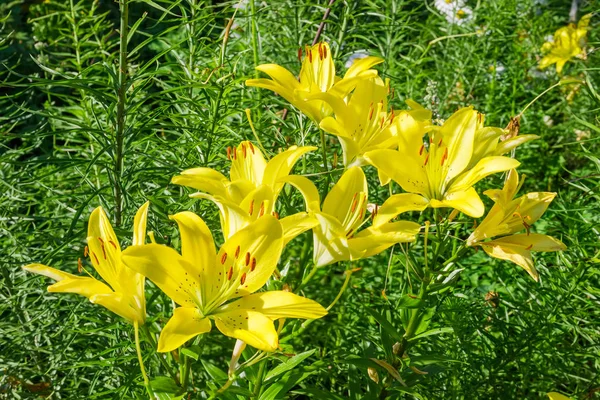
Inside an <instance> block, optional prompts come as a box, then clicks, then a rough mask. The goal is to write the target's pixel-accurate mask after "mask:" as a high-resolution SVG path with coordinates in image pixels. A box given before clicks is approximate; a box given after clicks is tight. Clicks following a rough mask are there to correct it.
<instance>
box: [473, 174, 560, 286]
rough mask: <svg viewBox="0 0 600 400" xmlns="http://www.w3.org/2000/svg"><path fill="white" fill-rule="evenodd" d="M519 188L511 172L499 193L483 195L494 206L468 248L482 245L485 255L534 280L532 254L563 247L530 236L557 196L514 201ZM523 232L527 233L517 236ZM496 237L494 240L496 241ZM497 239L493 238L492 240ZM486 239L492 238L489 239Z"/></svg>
mask: <svg viewBox="0 0 600 400" xmlns="http://www.w3.org/2000/svg"><path fill="white" fill-rule="evenodd" d="M518 188H519V177H518V175H517V172H516V171H515V170H512V171H510V173H509V175H508V178H507V180H506V183H505V184H504V187H503V188H502V190H498V189H494V190H487V191H486V192H484V194H485V195H486V196H488V197H489V198H491V199H492V200H493V201H494V202H495V204H494V206H493V207H492V208H491V210H490V211H489V212H488V215H487V216H486V217H485V218H484V220H483V221H482V222H481V224H480V225H479V226H478V227H477V229H475V231H473V233H471V236H469V239H468V240H467V245H469V246H481V247H482V248H483V250H485V252H486V253H487V254H489V255H490V256H492V257H496V258H500V259H502V260H508V261H512V262H514V263H515V264H517V265H519V266H521V267H522V268H523V269H525V271H527V272H528V273H529V275H531V277H532V278H533V279H535V280H536V281H537V280H538V278H539V274H538V272H537V271H536V269H535V267H534V265H533V260H532V258H531V252H532V251H560V250H565V249H566V246H565V245H564V244H563V243H562V242H561V241H560V240H558V239H555V238H553V237H551V236H547V235H542V234H539V233H531V232H530V230H529V229H530V227H531V225H532V224H533V223H535V222H536V221H537V220H538V219H540V217H541V216H542V215H543V214H544V212H545V211H546V209H547V208H548V206H549V205H550V203H551V202H552V200H553V199H554V197H556V193H550V192H536V193H527V194H526V195H523V196H521V197H519V198H517V199H513V198H514V196H515V193H516V192H517V191H518ZM524 229H525V230H526V233H523V234H516V233H517V232H519V231H522V230H524ZM496 237H497V238H496ZM492 238H496V239H492ZM487 239H492V240H488V241H486V240H487Z"/></svg>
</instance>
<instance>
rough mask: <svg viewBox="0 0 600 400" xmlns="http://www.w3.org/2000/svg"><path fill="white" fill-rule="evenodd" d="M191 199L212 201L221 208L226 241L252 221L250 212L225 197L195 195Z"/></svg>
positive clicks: (222, 227)
mask: <svg viewBox="0 0 600 400" xmlns="http://www.w3.org/2000/svg"><path fill="white" fill-rule="evenodd" d="M190 197H193V198H198V199H207V200H210V201H212V202H213V203H215V204H216V205H217V207H219V212H220V213H219V215H220V217H221V229H222V230H223V237H224V238H225V239H228V238H230V237H231V236H232V235H233V234H234V233H236V232H237V231H239V230H241V229H242V228H244V227H245V226H247V225H248V224H249V223H250V222H251V221H252V218H251V216H250V215H249V213H248V212H246V211H245V210H243V209H242V208H241V207H239V206H238V205H236V204H235V203H233V202H231V201H229V200H227V199H225V198H223V197H220V196H211V195H209V194H204V193H194V194H192V195H190Z"/></svg>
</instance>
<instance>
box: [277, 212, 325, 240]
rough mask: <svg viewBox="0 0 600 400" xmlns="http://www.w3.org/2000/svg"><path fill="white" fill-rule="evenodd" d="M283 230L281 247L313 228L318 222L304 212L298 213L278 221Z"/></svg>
mask: <svg viewBox="0 0 600 400" xmlns="http://www.w3.org/2000/svg"><path fill="white" fill-rule="evenodd" d="M279 222H280V223H281V227H282V228H283V245H284V246H285V245H286V244H288V243H289V242H290V240H292V239H294V238H295V237H296V236H298V235H300V234H301V233H304V232H306V231H307V230H309V229H312V228H314V227H315V226H317V225H318V224H319V220H318V219H317V218H315V217H314V216H313V215H310V214H308V213H306V212H299V213H296V214H292V215H290V216H288V217H285V218H282V219H280V220H279Z"/></svg>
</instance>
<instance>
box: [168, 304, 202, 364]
mask: <svg viewBox="0 0 600 400" xmlns="http://www.w3.org/2000/svg"><path fill="white" fill-rule="evenodd" d="M211 327H212V324H211V323H210V320H209V319H208V318H205V317H203V316H202V314H200V312H199V311H198V309H197V308H192V307H189V308H188V307H179V308H176V309H175V311H174V312H173V316H172V317H171V319H169V322H167V324H166V325H165V327H164V328H163V330H162V331H161V332H160V337H159V338H158V351H159V352H161V353H165V352H169V351H173V350H175V349H176V348H178V347H180V346H181V345H183V344H184V343H185V342H187V341H188V340H190V339H192V338H194V337H196V336H198V335H200V334H202V333H206V332H209V331H210V329H211Z"/></svg>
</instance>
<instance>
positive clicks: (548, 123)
mask: <svg viewBox="0 0 600 400" xmlns="http://www.w3.org/2000/svg"><path fill="white" fill-rule="evenodd" d="M543 121H544V124H545V125H546V126H547V127H548V128H552V125H554V121H553V120H552V118H551V117H550V116H549V115H544V118H543Z"/></svg>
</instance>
